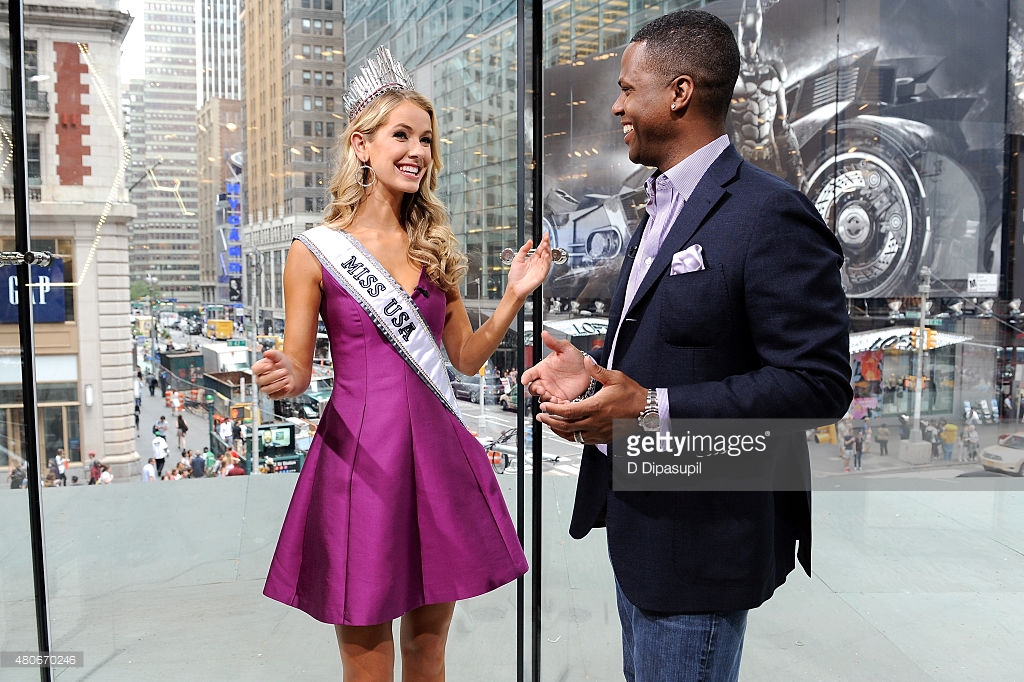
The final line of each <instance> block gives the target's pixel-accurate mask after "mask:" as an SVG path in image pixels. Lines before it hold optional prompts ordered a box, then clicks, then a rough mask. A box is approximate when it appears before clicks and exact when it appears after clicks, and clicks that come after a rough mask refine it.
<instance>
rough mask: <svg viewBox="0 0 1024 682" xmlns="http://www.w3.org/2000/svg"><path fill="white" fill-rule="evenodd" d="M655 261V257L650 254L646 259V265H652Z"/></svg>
mask: <svg viewBox="0 0 1024 682" xmlns="http://www.w3.org/2000/svg"><path fill="white" fill-rule="evenodd" d="M653 262H654V258H652V257H651V256H648V257H647V258H645V259H644V265H650V264H651V263H653Z"/></svg>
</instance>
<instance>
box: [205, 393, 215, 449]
mask: <svg viewBox="0 0 1024 682" xmlns="http://www.w3.org/2000/svg"><path fill="white" fill-rule="evenodd" d="M206 414H207V415H208V416H209V418H210V452H215V450H214V449H213V394H212V393H207V394H206Z"/></svg>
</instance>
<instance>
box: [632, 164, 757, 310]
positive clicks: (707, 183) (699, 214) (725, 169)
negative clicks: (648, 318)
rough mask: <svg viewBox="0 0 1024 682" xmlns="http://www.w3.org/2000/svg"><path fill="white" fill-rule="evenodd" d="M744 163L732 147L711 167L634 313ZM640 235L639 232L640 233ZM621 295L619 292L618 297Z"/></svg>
mask: <svg viewBox="0 0 1024 682" xmlns="http://www.w3.org/2000/svg"><path fill="white" fill-rule="evenodd" d="M741 160H742V159H741V157H740V155H739V153H738V152H737V151H736V150H735V149H734V148H733V147H731V146H730V147H727V148H726V149H725V151H723V152H722V153H721V154H720V155H719V157H718V158H717V159H715V162H714V163H712V164H711V167H710V168H709V169H708V171H707V173H705V174H704V177H703V178H701V180H700V182H699V183H697V186H696V187H695V188H694V190H693V194H691V195H690V198H689V200H688V201H687V202H686V204H684V205H683V209H682V210H681V211H680V212H679V216H678V217H677V218H676V222H675V223H674V224H673V225H672V228H671V229H670V230H669V233H668V235H666V236H665V241H663V242H662V244H661V248H660V249H658V253H657V255H656V256H655V257H654V262H653V263H651V267H650V269H649V270H648V271H647V274H646V275H644V279H643V281H642V282H640V286H639V287H637V290H636V294H635V295H634V296H633V301H632V303H630V306H629V310H633V309H634V308H635V307H636V305H637V304H638V303H639V302H640V301H642V300H643V299H644V297H645V296H646V295H647V292H649V291H650V290H651V287H652V286H654V283H655V282H657V281H658V280H659V279H661V277H662V276H663V275H664V274H665V271H666V270H668V267H669V265H671V263H672V256H674V255H675V254H676V252H677V251H679V250H680V249H682V248H683V247H685V246H686V245H687V244H688V243H689V242H690V241H691V239H692V238H693V235H694V234H695V233H696V232H697V230H698V229H700V227H701V225H703V224H704V219H705V218H707V215H708V213H710V212H711V209H712V208H714V206H715V204H717V203H718V202H719V200H720V199H721V198H722V195H723V194H725V185H726V184H727V183H728V182H729V181H730V180H732V178H734V177H735V176H736V170H737V168H738V167H739V164H740V161H741ZM637 231H638V232H639V230H637ZM638 243H639V242H638ZM620 284H621V278H620ZM621 286H622V289H623V295H624V292H625V285H624V284H621ZM618 295H619V292H618V291H616V296H618ZM620 300H621V299H620ZM620 305H621V304H620ZM627 312H628V311H627Z"/></svg>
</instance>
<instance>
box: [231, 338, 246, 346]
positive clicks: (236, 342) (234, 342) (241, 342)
mask: <svg viewBox="0 0 1024 682" xmlns="http://www.w3.org/2000/svg"><path fill="white" fill-rule="evenodd" d="M228 346H229V347H232V346H243V347H244V346H245V339H228Z"/></svg>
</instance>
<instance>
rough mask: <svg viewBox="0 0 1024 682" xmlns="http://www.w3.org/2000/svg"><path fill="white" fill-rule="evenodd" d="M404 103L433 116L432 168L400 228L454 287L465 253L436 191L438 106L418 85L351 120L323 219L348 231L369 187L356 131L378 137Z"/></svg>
mask: <svg viewBox="0 0 1024 682" xmlns="http://www.w3.org/2000/svg"><path fill="white" fill-rule="evenodd" d="M403 102H412V103H413V104H415V105H416V106H418V107H420V108H421V109H423V111H425V112H427V114H428V115H429V116H430V130H431V142H430V156H431V163H430V170H429V174H428V175H427V177H425V178H423V180H422V182H420V188H419V190H417V191H416V192H415V193H413V194H406V195H405V198H404V199H403V200H402V213H401V220H402V227H403V228H404V229H405V231H406V232H407V233H408V235H409V258H410V259H412V261H413V262H415V263H419V264H420V265H421V266H423V268H424V269H425V270H426V272H427V275H428V276H429V277H430V279H431V280H433V281H434V283H435V284H436V285H437V286H438V287H440V288H441V290H443V291H445V292H448V291H451V290H453V289H455V288H456V287H457V286H458V284H459V280H461V279H462V275H463V274H465V272H466V256H465V254H463V253H462V250H461V249H460V248H459V243H458V241H457V240H456V239H455V233H454V232H452V227H451V223H450V222H449V220H448V211H447V210H446V209H445V207H444V204H442V203H441V200H440V199H438V198H437V195H436V194H434V190H436V189H437V176H438V174H439V173H440V172H441V168H442V163H441V150H440V146H439V140H440V136H439V135H438V132H437V119H436V118H435V117H434V107H433V105H432V104H431V103H430V100H428V99H427V98H426V97H424V96H423V95H421V94H420V93H418V92H416V91H414V90H394V91H391V92H387V93H384V94H383V95H381V96H380V97H378V98H377V99H375V100H374V101H373V102H370V104H368V105H367V106H366V107H365V108H364V109H363V110H362V111H360V112H359V113H358V114H357V115H356V117H355V118H354V119H353V120H352V121H350V122H349V124H348V126H346V128H345V132H344V133H343V134H342V136H341V140H340V141H339V143H338V156H339V163H338V170H337V172H336V173H335V174H334V177H332V178H331V184H330V192H331V202H330V204H328V206H327V208H326V210H325V211H324V224H326V225H328V226H330V227H332V228H334V229H336V230H344V229H346V228H347V227H348V226H349V225H351V224H352V221H353V219H354V218H355V214H356V209H358V208H359V205H360V204H361V203H362V202H363V201H365V200H366V193H367V190H368V189H369V188H365V187H362V186H361V185H360V184H359V182H365V180H364V179H363V171H362V165H363V164H362V162H361V161H360V160H359V158H358V157H357V156H356V153H355V150H354V149H353V148H352V142H351V140H352V134H353V133H355V132H359V133H362V134H363V136H365V137H366V139H368V140H371V141H372V140H373V138H374V136H375V135H376V134H377V131H378V130H379V129H380V127H381V126H383V125H384V122H385V121H386V120H387V118H388V116H389V115H390V114H391V112H392V111H394V110H395V108H396V107H397V106H398V105H400V104H401V103H403Z"/></svg>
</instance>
